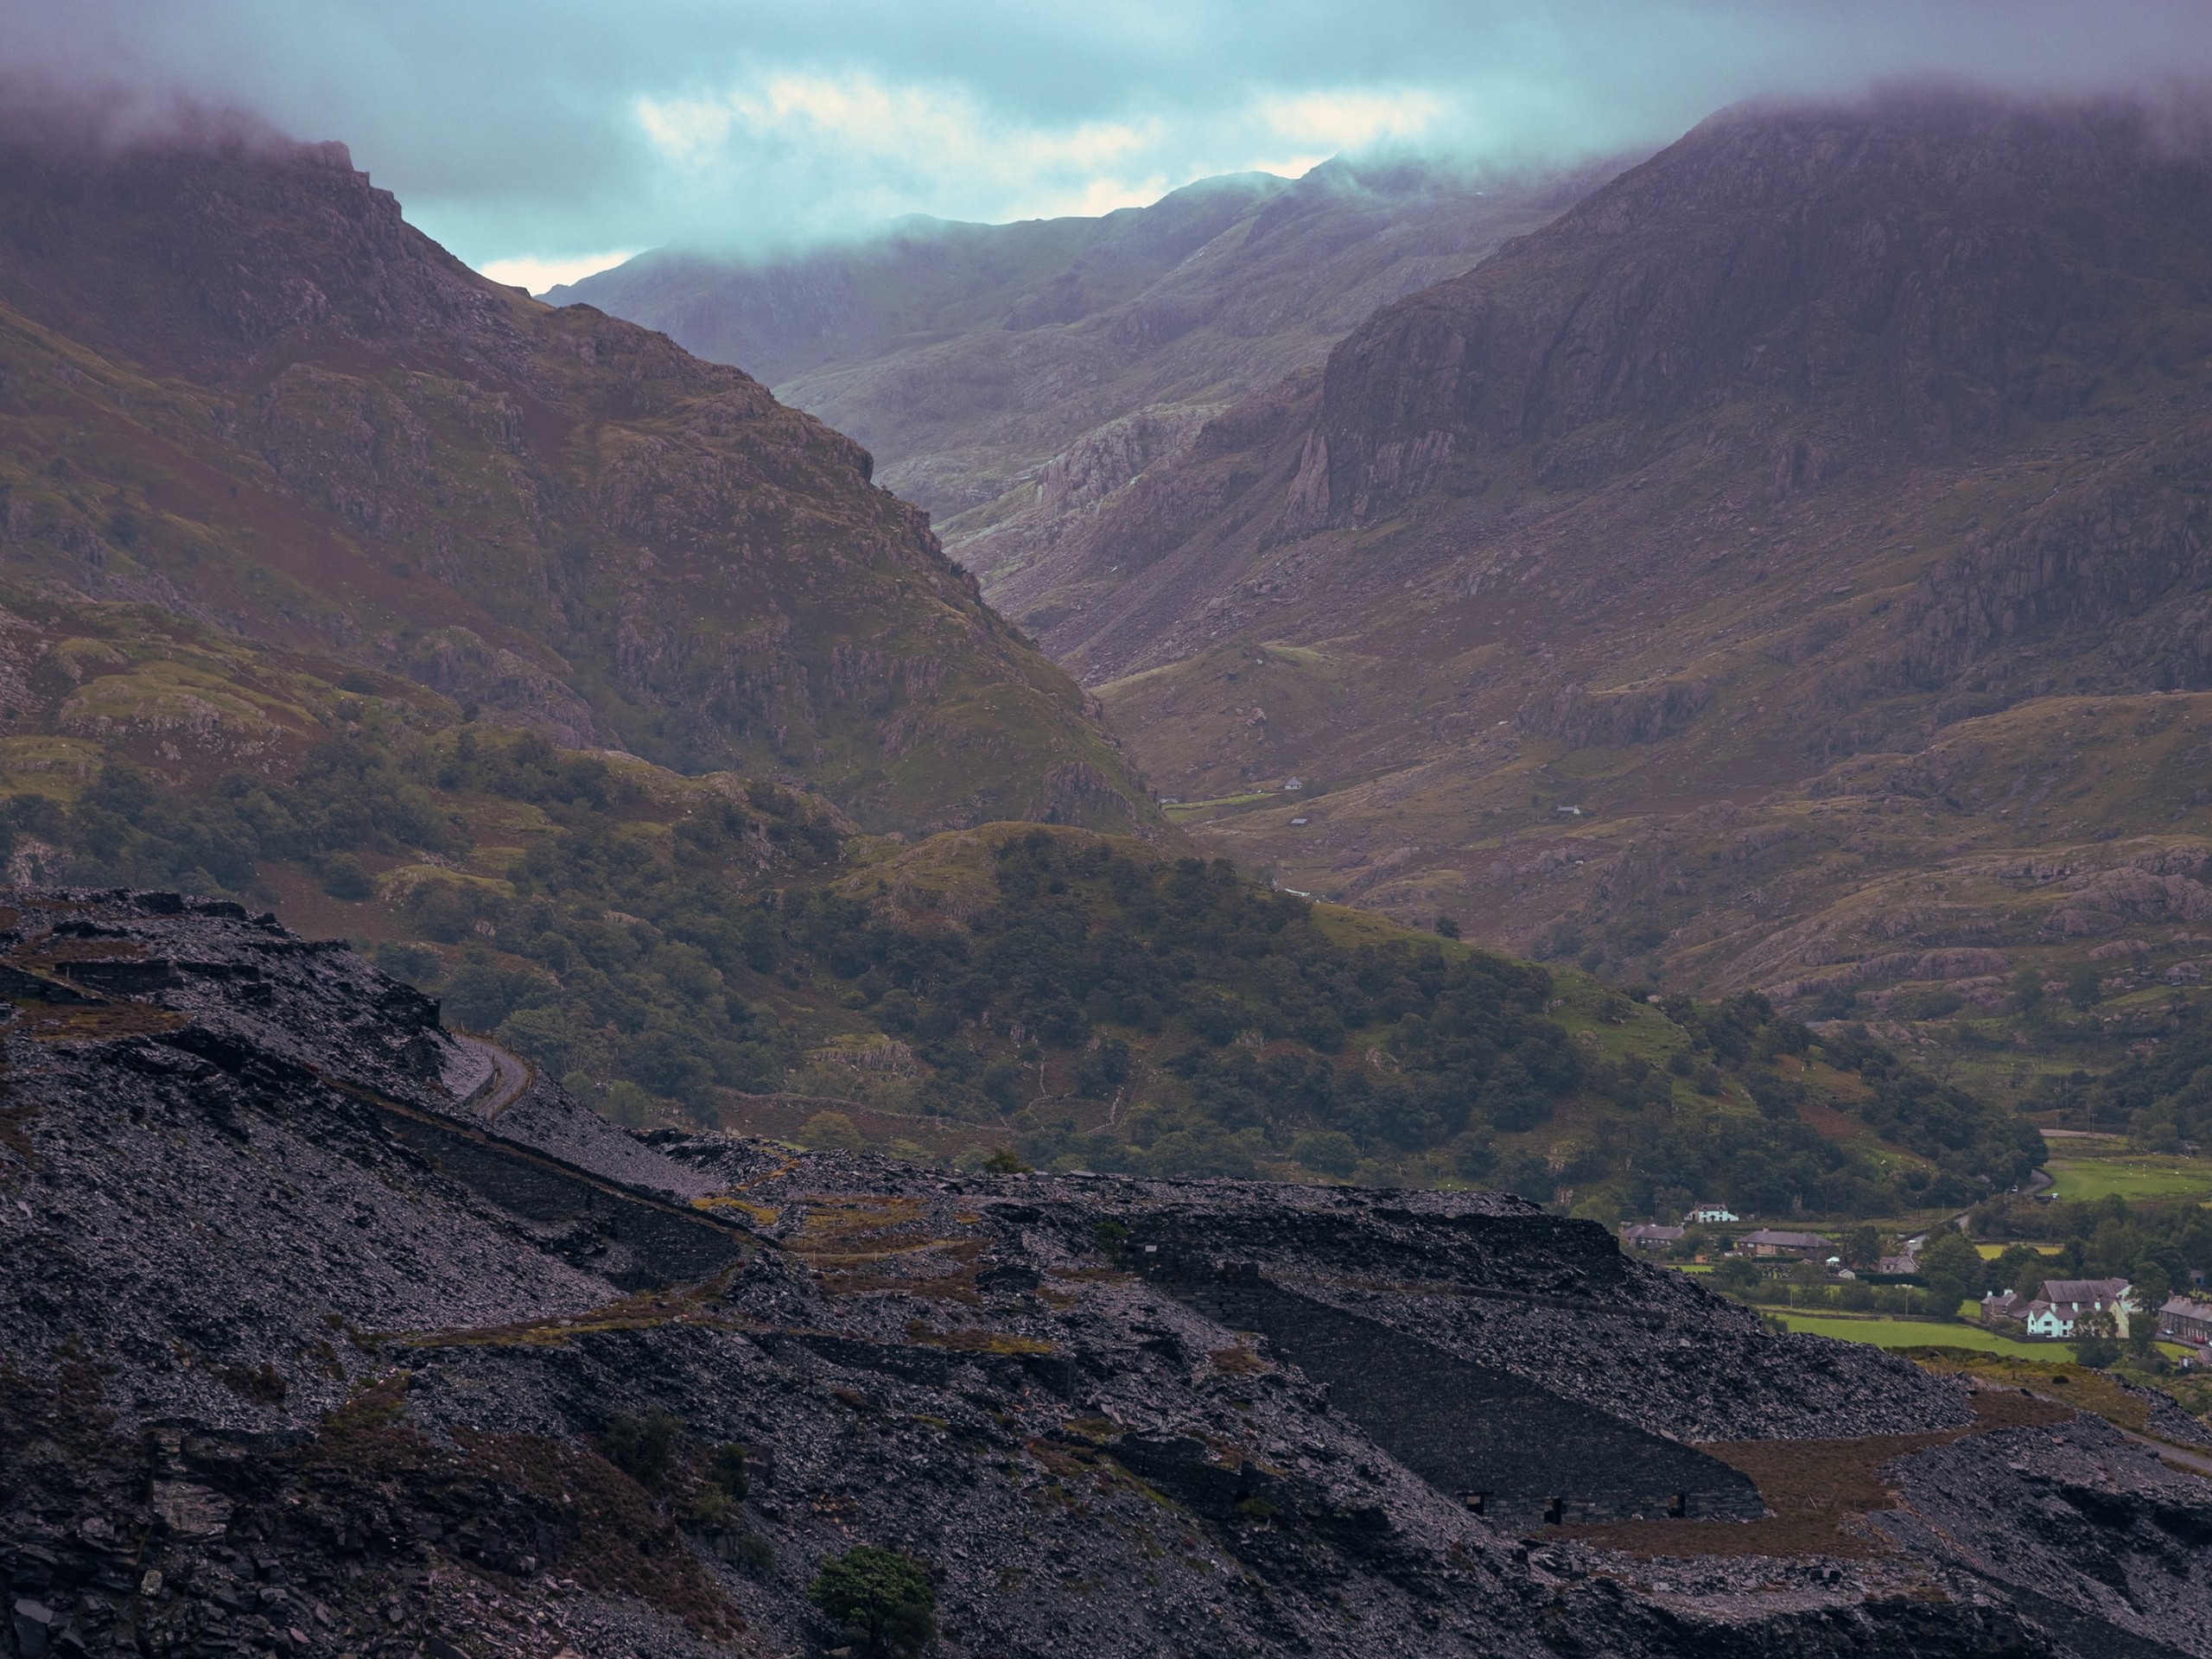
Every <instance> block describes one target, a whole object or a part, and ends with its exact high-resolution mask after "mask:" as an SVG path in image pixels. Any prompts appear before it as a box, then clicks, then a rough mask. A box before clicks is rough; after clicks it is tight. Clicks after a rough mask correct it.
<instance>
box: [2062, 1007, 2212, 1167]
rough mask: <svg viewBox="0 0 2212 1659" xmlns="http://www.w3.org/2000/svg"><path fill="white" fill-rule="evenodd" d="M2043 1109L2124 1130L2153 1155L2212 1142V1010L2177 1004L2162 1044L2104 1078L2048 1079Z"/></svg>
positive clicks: (2148, 1048) (2171, 1010) (2082, 1075)
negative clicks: (2057, 1110)
mask: <svg viewBox="0 0 2212 1659" xmlns="http://www.w3.org/2000/svg"><path fill="white" fill-rule="evenodd" d="M2036 1104H2037V1106H2038V1107H2039V1108H2056V1109H2059V1110H2061V1111H2063V1112H2064V1113H2065V1114H2066V1115H2067V1116H2066V1121H2067V1122H2080V1123H2088V1124H2094V1125H2098V1126H2100V1127H2103V1128H2114V1129H2124V1130H2126V1132H2127V1134H2128V1136H2129V1138H2130V1139H2131V1140H2133V1141H2134V1142H2135V1143H2136V1144H2137V1145H2138V1146H2140V1147H2143V1148H2144V1149H2145V1150H2146V1151H2151V1152H2178V1151H2180V1150H2182V1148H2183V1147H2184V1146H2187V1145H2203V1144H2206V1143H2212V1008H2208V1007H2207V1006H2206V1005H2205V1004H2203V1003H2201V1002H2183V1003H2177V1005H2176V1006H2174V1007H2171V1008H2169V1009H2168V1010H2167V1012H2166V1015H2165V1021H2164V1028H2163V1029H2162V1030H2161V1032H2160V1033H2159V1036H2158V1042H2157V1043H2156V1045H2155V1046H2145V1048H2144V1049H2143V1050H2141V1051H2140V1052H2136V1053H2133V1054H2132V1055H2131V1056H2130V1058H2128V1059H2126V1061H2124V1062H2123V1063H2121V1064H2120V1065H2117V1066H2115V1067H2113V1070H2111V1071H2107V1072H2105V1073H2103V1074H2102V1075H2101V1076H2093V1075H2092V1074H2090V1073H2088V1072H2087V1071H2075V1072H2074V1073H2073V1074H2072V1075H2071V1076H2069V1077H2063V1078H2050V1079H2046V1080H2045V1082H2044V1085H2043V1087H2042V1090H2041V1091H2040V1093H2039V1096H2038V1098H2037V1102H2036Z"/></svg>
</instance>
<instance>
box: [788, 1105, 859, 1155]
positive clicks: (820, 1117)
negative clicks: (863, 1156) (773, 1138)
mask: <svg viewBox="0 0 2212 1659" xmlns="http://www.w3.org/2000/svg"><path fill="white" fill-rule="evenodd" d="M798 1143H799V1145H801V1146H803V1147H812V1148H813V1149H814V1150H815V1151H817V1152H858V1151H859V1150H860V1149H861V1147H865V1146H866V1145H867V1144H868V1142H867V1141H864V1140H862V1139H861V1132H860V1130H859V1128H856V1127H855V1124H854V1122H853V1120H852V1119H851V1118H849V1117H848V1116H845V1114H844V1113H842V1112H817V1113H815V1115H814V1116H812V1117H810V1118H808V1119H807V1120H806V1122H804V1123H802V1124H800V1125H799V1126H798Z"/></svg>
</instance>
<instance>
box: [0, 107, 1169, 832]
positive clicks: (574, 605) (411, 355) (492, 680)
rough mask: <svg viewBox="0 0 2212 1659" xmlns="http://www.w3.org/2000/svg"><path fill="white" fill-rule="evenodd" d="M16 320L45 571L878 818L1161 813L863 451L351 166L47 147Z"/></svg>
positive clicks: (30, 159)
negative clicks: (412, 213)
mask: <svg viewBox="0 0 2212 1659" xmlns="http://www.w3.org/2000/svg"><path fill="white" fill-rule="evenodd" d="M0 308H4V317H5V321H6V325H7V326H6V329H5V332H4V336H0V354H4V355H0V377H4V378H0V423H4V426H5V429H6V431H7V433H8V435H9V437H10V447H9V455H10V459H9V460H8V461H6V462H4V463H0V471H4V474H5V475H4V477H0V489H4V491H5V494H6V501H7V505H6V509H5V524H4V530H0V535H3V536H4V538H5V541H6V543H7V548H8V562H9V564H10V575H12V576H14V577H16V579H17V580H18V581H19V582H22V581H29V582H45V583H49V584H54V585H56V586H58V587H60V588H62V589H63V590H65V591H71V590H73V591H74V592H76V593H89V594H93V595H94V596H96V597H98V598H100V599H107V600H118V601H125V602H143V603H149V604H152V605H155V606H156V607H163V608H166V609H168V610H170V611H172V612H174V613H181V614H182V615H183V616H185V617H188V618H189V619H192V620H194V621H196V622H201V623H208V624H213V625H215V626H220V627H222V628H225V629H227V630H230V631H232V632H237V633H238V634H241V635H243V636H245V638H247V639H250V640H252V641H254V642H257V645H260V646H262V647H265V648H267V649H270V650H273V651H297V650H302V649H308V650H315V651H317V652H335V653H336V654H337V655H338V656H339V657H340V658H341V659H344V660H347V661H350V662H352V663H353V664H358V665H359V667H360V668H362V669H366V670H372V671H387V672H391V673H393V674H397V675H400V676H404V677H410V678H413V679H416V680H418V681H420V682H422V683H425V684H428V685H429V686H431V687H434V688H435V690H439V691H442V692H444V693H446V694H447V695H448V696H451V697H452V698H453V699H454V701H455V702H468V703H474V704H477V705H479V706H480V707H481V708H483V709H486V710H488V711H491V712H492V713H493V714H494V715H496V716H498V717H501V718H505V719H506V720H508V721H512V722H514V723H519V724H529V725H535V726H538V727H541V728H545V729H547V730H549V731H550V732H552V733H553V734H556V736H557V737H559V738H560V739H561V740H563V741H567V742H570V743H585V742H592V743H598V744H601V745H607V746H610V747H621V748H626V749H630V750H634V751H636V752H638V753H642V754H645V755H646V756H647V757H648V758H650V759H652V760H658V761H661V762H663V763H664V764H669V765H675V766H682V767H685V768H688V769H694V770H697V769H702V768H705V767H709V766H744V767H747V768H748V769H751V770H754V771H756V772H771V773H774V774H777V775H779V776H781V777H784V778H785V779H790V780H792V781H803V782H805V783H808V784H810V785H815V786H817V787H819V788H821V789H823V791H825V792H827V793H829V794H830V795H831V796H832V797H833V798H836V800H837V801H838V802H839V803H840V804H842V805H843V806H844V807H846V808H847V809H848V810H850V811H851V812H853V813H854V814H855V816H856V817H859V818H860V819H861V821H862V822H863V823H868V824H869V825H871V826H874V827H880V828H938V827H943V826H945V825H949V824H956V823H971V822H976V821H979V820H982V819H987V818H991V817H1018V816H1023V815H1026V814H1030V813H1037V814H1039V815H1041V814H1042V813H1044V812H1046V811H1047V810H1052V806H1053V804H1054V803H1055V802H1058V803H1059V804H1062V805H1065V804H1067V803H1070V802H1076V803H1079V804H1080V810H1082V811H1083V812H1085V813H1089V814H1090V815H1091V816H1092V817H1096V818H1097V819H1098V820H1099V822H1101V823H1104V824H1108V825H1111V826H1116V827H1128V826H1130V825H1132V824H1135V823H1138V822H1141V821H1143V820H1144V819H1145V818H1146V816H1147V809H1146V808H1145V806H1144V804H1143V796H1142V791H1141V789H1139V788H1138V787H1137V786H1136V785H1135V784H1134V783H1133V782H1132V780H1131V779H1130V777H1129V775H1128V772H1127V771H1126V769H1125V768H1124V767H1123V766H1122V762H1121V761H1120V760H1119V758H1118V756H1117V755H1116V752H1115V750H1114V748H1113V747H1112V745H1111V743H1110V741H1109V740H1107V739H1106V738H1105V736H1104V735H1103V733H1102V732H1101V731H1100V729H1099V728H1098V727H1097V726H1096V723H1095V721H1093V720H1092V719H1091V718H1090V716H1089V715H1087V714H1086V713H1085V711H1084V704H1083V700H1082V697H1081V695H1080V694H1079V693H1078V692H1077V690H1076V689H1075V688H1074V687H1073V686H1072V685H1071V683H1069V682H1068V680H1067V679H1066V678H1065V677H1064V676H1063V675H1061V674H1060V673H1059V672H1058V671H1056V670H1054V669H1053V668H1052V666H1051V665H1050V664H1047V663H1046V661H1045V660H1044V659H1043V658H1040V657H1039V656H1038V655H1037V653H1036V652H1034V651H1033V650H1032V649H1030V648H1029V647H1028V646H1027V645H1025V644H1024V643H1023V642H1021V641H1020V639H1017V638H1015V637H1014V635H1013V634H1012V633H1011V632H1009V631H1007V629H1006V628H1005V627H1004V626H1002V625H1001V624H1000V623H999V622H998V621H997V620H996V619H995V618H994V617H993V616H992V615H991V613H989V612H988V609H987V608H986V607H984V606H983V605H982V602H981V600H980V598H979V597H978V594H977V593H976V588H975V584H974V582H972V581H971V580H970V579H969V578H968V577H966V576H965V575H963V573H961V572H960V571H959V570H958V569H957V568H956V567H954V566H952V565H951V564H950V563H949V562H948V561H947V560H946V559H945V558H944V556H943V554H942V553H941V551H940V550H939V549H938V544H937V543H936V541H935V539H934V538H933V537H931V534H930V532H929V530H928V527H927V523H926V520H925V518H923V517H922V516H921V515H920V514H919V513H918V512H915V511H914V510H913V509H912V508H910V507H908V506H906V505H904V504H902V503H900V502H899V501H898V500H896V499H893V497H892V496H890V495H888V494H887V493H885V492H884V491H882V490H881V489H880V488H878V487H876V486H874V485H872V484H871V483H870V481H869V472H870V468H871V462H870V460H869V457H868V454H867V453H866V452H865V451H864V450H863V449H861V448H860V447H859V446H858V445H857V444H855V443H854V442H851V441H850V440H849V439H847V438H844V437H842V436H841V435H838V434H836V433H835V432H832V431H830V430H829V429H827V428H825V427H823V425H821V424H820V423H818V422H816V421H814V420H812V419H810V418H809V417H808V416H804V415H801V414H798V413H797V412H796V411H794V410H789V409H785V408H784V407H783V406H781V405H779V404H778V403H777V402H776V401H775V399H774V398H773V397H771V396H770V395H769V394H768V393H767V391H766V390H765V389H764V388H762V387H761V386H760V385H758V384H757V383H755V382H754V381H753V380H751V379H750V378H747V376H745V375H744V374H742V373H740V372H736V371H734V370H731V369H728V368H723V367H718V366H715V365H709V364H705V363H702V362H700V361H698V360H696V359H693V358H691V357H689V356H687V355H686V354H685V353H683V351H682V350H680V349H679V348H678V347H677V346H674V345H673V344H671V342H670V341H669V340H666V339H665V338H664V337H662V336H659V335H656V334H649V333H647V332H645V330H643V329H640V328H638V327H633V326H632V325H630V324H626V323H622V322H617V321H614V320H613V319H611V318H608V317H607V316H604V315H600V314H598V313H596V312H594V311H593V310H591V309H590V308H588V307H586V308H570V309H567V310H561V311H556V310H552V309H550V308H546V307H544V306H542V305H539V304H537V302H533V301H531V300H529V299H527V298H526V297H524V296H522V295H520V294H518V293H516V292H514V291H512V290H510V289H501V288H499V287H498V286H497V285H495V284H493V283H487V282H486V281H484V280H483V279H482V278H480V277H476V276H475V275H474V274H473V273H472V272H469V271H468V270H465V269H464V268H463V267H461V265H460V264H458V262H456V261H454V259H452V258H451V257H449V256H448V255H447V254H446V253H445V252H444V251H442V249H440V248H438V247H437V246H436V245H434V244H432V243H431V242H429V240H428V239H427V238H423V236H422V235H420V234H419V233H418V232H415V231H414V230H412V229H410V227H409V226H407V225H406V224H405V222H404V220H403V219H402V218H401V216H400V210H399V207H398V204H397V202H395V201H394V200H392V198H391V196H390V195H389V194H386V193H385V192H382V191H379V190H377V189H375V188H372V186H371V184H370V183H369V181H368V180H367V178H366V177H365V175H361V174H359V173H357V172H355V171H354V170H353V168H352V166H351V164H350V162H349V161H348V159H347V157H346V153H345V151H344V149H343V148H342V147H341V146H336V145H321V146H296V145H290V144H288V143H281V142H279V141H276V140H269V139H260V138H256V139H252V140H245V139H222V138H215V139H210V140H208V141H207V142H205V143H180V144H177V145H175V146H170V147H166V148H161V149H124V150H120V151H112V150H80V151H74V152H68V153H56V152H53V151H48V150H37V149H26V148H24V147H22V146H21V145H17V146H16V147H15V148H13V149H9V150H7V151H6V152H5V153H4V154H0ZM1071 778H1072V779H1076V780H1077V785H1078V786H1071V785H1069V784H1068V783H1067V782H1065V779H1071ZM1055 779H1060V780H1063V781H1060V782H1055V781H1054V780H1055Z"/></svg>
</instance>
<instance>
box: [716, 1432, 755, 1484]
mask: <svg viewBox="0 0 2212 1659" xmlns="http://www.w3.org/2000/svg"><path fill="white" fill-rule="evenodd" d="M745 1463H746V1450H745V1447H744V1446H743V1445H742V1444H741V1442H739V1441H736V1440H724V1441H723V1442H722V1443H721V1445H720V1446H716V1447H715V1450H714V1455H713V1456H712V1457H710V1458H709V1459H707V1478H708V1479H709V1480H711V1481H713V1482H714V1484H715V1487H716V1488H717V1489H718V1490H720V1491H721V1492H723V1493H724V1494H726V1495H727V1496H728V1497H733V1498H741V1497H744V1496H745V1495H746V1493H747V1492H749V1491H752V1490H753V1479H752V1477H751V1476H750V1475H748V1474H747V1472H746V1467H745Z"/></svg>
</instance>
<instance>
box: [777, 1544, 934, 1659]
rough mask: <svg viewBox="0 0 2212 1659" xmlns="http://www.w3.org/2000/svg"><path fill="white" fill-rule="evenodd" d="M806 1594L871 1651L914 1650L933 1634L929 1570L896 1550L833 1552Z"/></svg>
mask: <svg viewBox="0 0 2212 1659" xmlns="http://www.w3.org/2000/svg"><path fill="white" fill-rule="evenodd" d="M806 1595H807V1599H808V1600H810V1601H811V1602H812V1603H813V1604H814V1605H816V1606H817V1607H819V1608H820V1609H821V1610H822V1611H823V1612H824V1613H826V1614H828V1615H829V1618H833V1619H835V1620H836V1622H837V1624H838V1626H839V1628H840V1629H841V1630H843V1631H844V1632H845V1634H846V1636H847V1637H848V1638H849V1640H851V1641H852V1642H853V1643H855V1644H857V1645H860V1646H861V1647H863V1648H865V1649H866V1650H867V1651H868V1653H869V1654H871V1655H877V1656H888V1655H893V1654H910V1653H918V1652H919V1651H920V1650H921V1649H923V1648H925V1647H926V1646H928V1645H929V1643H930V1642H931V1640H932V1639H933V1638H934V1637H936V1635H937V1591H936V1589H935V1588H934V1587H933V1586H931V1583H930V1580H929V1574H928V1573H925V1572H923V1571H922V1569H921V1567H919V1566H918V1565H917V1564H916V1563H915V1562H913V1561H912V1560H909V1559H908V1558H907V1557H906V1556H904V1555H901V1554H898V1553H897V1552H896V1551H894V1550H888V1549H878V1548H875V1547H874V1545H873V1544H858V1545H855V1547H854V1548H851V1549H849V1550H847V1551H846V1552H845V1553H844V1554H842V1555H837V1556H833V1557H832V1558H831V1559H830V1560H828V1561H826V1562H824V1563H823V1567H822V1570H821V1572H819V1573H816V1574H815V1577H814V1582H813V1583H812V1584H810V1585H809V1586H807V1591H806Z"/></svg>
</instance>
